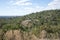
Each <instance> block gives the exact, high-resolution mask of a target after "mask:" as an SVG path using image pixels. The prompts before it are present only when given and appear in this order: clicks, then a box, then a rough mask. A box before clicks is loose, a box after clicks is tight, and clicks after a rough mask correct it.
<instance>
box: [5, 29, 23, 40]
mask: <svg viewBox="0 0 60 40" xmlns="http://www.w3.org/2000/svg"><path fill="white" fill-rule="evenodd" d="M21 35H22V34H21V32H20V30H10V31H7V32H6V33H5V38H4V39H5V40H22V36H21Z"/></svg>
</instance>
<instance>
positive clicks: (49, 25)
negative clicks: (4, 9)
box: [0, 9, 60, 38]
mask: <svg viewBox="0 0 60 40" xmlns="http://www.w3.org/2000/svg"><path fill="white" fill-rule="evenodd" d="M0 30H3V32H4V33H6V32H7V31H8V30H21V31H22V32H28V33H29V32H32V33H33V34H34V35H35V36H36V37H38V38H40V33H41V32H42V31H46V32H47V36H46V37H47V38H52V37H55V38H58V37H59V38H60V10H58V9H56V10H45V11H40V12H36V13H31V14H29V15H24V16H15V17H13V16H12V17H8V16H4V17H2V16H1V17H0ZM52 35H53V36H52Z"/></svg>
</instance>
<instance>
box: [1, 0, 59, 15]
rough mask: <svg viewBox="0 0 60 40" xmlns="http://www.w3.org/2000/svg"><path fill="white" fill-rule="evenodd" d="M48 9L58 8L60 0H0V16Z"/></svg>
mask: <svg viewBox="0 0 60 40" xmlns="http://www.w3.org/2000/svg"><path fill="white" fill-rule="evenodd" d="M50 9H60V0H0V16H22V15H27V14H30V13H32V12H39V11H43V10H50Z"/></svg>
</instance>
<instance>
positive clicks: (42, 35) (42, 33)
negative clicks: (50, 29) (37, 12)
mask: <svg viewBox="0 0 60 40" xmlns="http://www.w3.org/2000/svg"><path fill="white" fill-rule="evenodd" d="M46 36H47V32H46V31H45V30H42V31H41V33H40V38H41V39H45V38H46Z"/></svg>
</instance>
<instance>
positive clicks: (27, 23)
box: [21, 20, 32, 27]
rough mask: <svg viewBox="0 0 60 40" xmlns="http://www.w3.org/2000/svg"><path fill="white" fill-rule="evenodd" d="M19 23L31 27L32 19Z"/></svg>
mask: <svg viewBox="0 0 60 40" xmlns="http://www.w3.org/2000/svg"><path fill="white" fill-rule="evenodd" d="M21 25H22V26H25V27H31V26H32V21H31V20H24V21H22V22H21Z"/></svg>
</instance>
